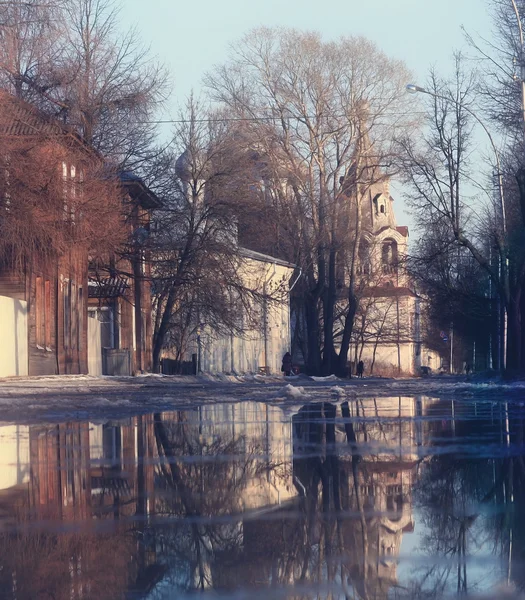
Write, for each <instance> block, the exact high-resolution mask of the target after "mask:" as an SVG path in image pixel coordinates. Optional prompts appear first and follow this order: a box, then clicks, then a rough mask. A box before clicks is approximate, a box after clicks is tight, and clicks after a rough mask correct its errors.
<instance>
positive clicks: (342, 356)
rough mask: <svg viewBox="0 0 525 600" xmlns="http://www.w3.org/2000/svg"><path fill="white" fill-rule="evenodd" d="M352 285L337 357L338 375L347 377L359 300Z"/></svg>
mask: <svg viewBox="0 0 525 600" xmlns="http://www.w3.org/2000/svg"><path fill="white" fill-rule="evenodd" d="M352 287H353V286H350V291H349V293H348V311H347V313H346V316H345V323H344V328H343V337H342V339H341V347H340V349H339V356H338V357H337V365H336V373H335V374H336V375H337V376H338V377H346V376H347V375H348V373H347V370H348V368H347V363H348V350H349V348H350V340H351V337H352V331H353V329H354V320H355V315H356V313H357V307H358V300H357V297H356V295H355V294H354V293H353V291H352Z"/></svg>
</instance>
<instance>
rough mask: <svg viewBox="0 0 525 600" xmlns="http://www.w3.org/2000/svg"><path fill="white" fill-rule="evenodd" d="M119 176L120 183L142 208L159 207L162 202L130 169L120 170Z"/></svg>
mask: <svg viewBox="0 0 525 600" xmlns="http://www.w3.org/2000/svg"><path fill="white" fill-rule="evenodd" d="M119 178H120V181H121V183H122V185H123V186H124V187H125V188H126V189H127V190H128V193H129V195H130V196H131V198H132V199H133V200H135V201H136V202H138V203H139V204H140V205H141V206H142V208H149V209H151V208H160V207H161V206H162V202H161V201H160V200H159V198H158V197H157V195H156V194H155V193H154V192H152V191H151V190H150V189H149V187H148V186H147V185H146V184H145V183H144V181H143V179H141V178H140V177H139V176H138V175H136V174H135V173H133V172H132V171H121V172H120V173H119Z"/></svg>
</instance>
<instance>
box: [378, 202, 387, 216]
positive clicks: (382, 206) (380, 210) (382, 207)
mask: <svg viewBox="0 0 525 600" xmlns="http://www.w3.org/2000/svg"><path fill="white" fill-rule="evenodd" d="M379 212H381V213H383V214H385V213H386V210H385V205H384V204H381V206H380V207H379Z"/></svg>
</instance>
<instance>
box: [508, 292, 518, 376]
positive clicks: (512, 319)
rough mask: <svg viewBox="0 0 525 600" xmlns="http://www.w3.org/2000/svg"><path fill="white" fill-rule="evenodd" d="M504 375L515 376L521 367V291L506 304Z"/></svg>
mask: <svg viewBox="0 0 525 600" xmlns="http://www.w3.org/2000/svg"><path fill="white" fill-rule="evenodd" d="M507 312H508V317H507V318H508V321H507V364H506V368H505V376H506V377H515V376H516V375H518V374H519V373H520V371H521V369H522V323H521V293H518V294H517V295H516V294H514V295H512V296H511V298H510V302H509V305H508V309H507Z"/></svg>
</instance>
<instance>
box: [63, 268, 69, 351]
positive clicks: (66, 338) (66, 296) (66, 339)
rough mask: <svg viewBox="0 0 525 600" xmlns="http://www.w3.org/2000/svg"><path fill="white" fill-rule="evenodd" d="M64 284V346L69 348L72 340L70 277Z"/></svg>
mask: <svg viewBox="0 0 525 600" xmlns="http://www.w3.org/2000/svg"><path fill="white" fill-rule="evenodd" d="M62 286H63V287H62V289H63V295H64V348H69V347H70V342H71V283H70V281H69V279H65V280H64V282H63V284H62Z"/></svg>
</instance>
